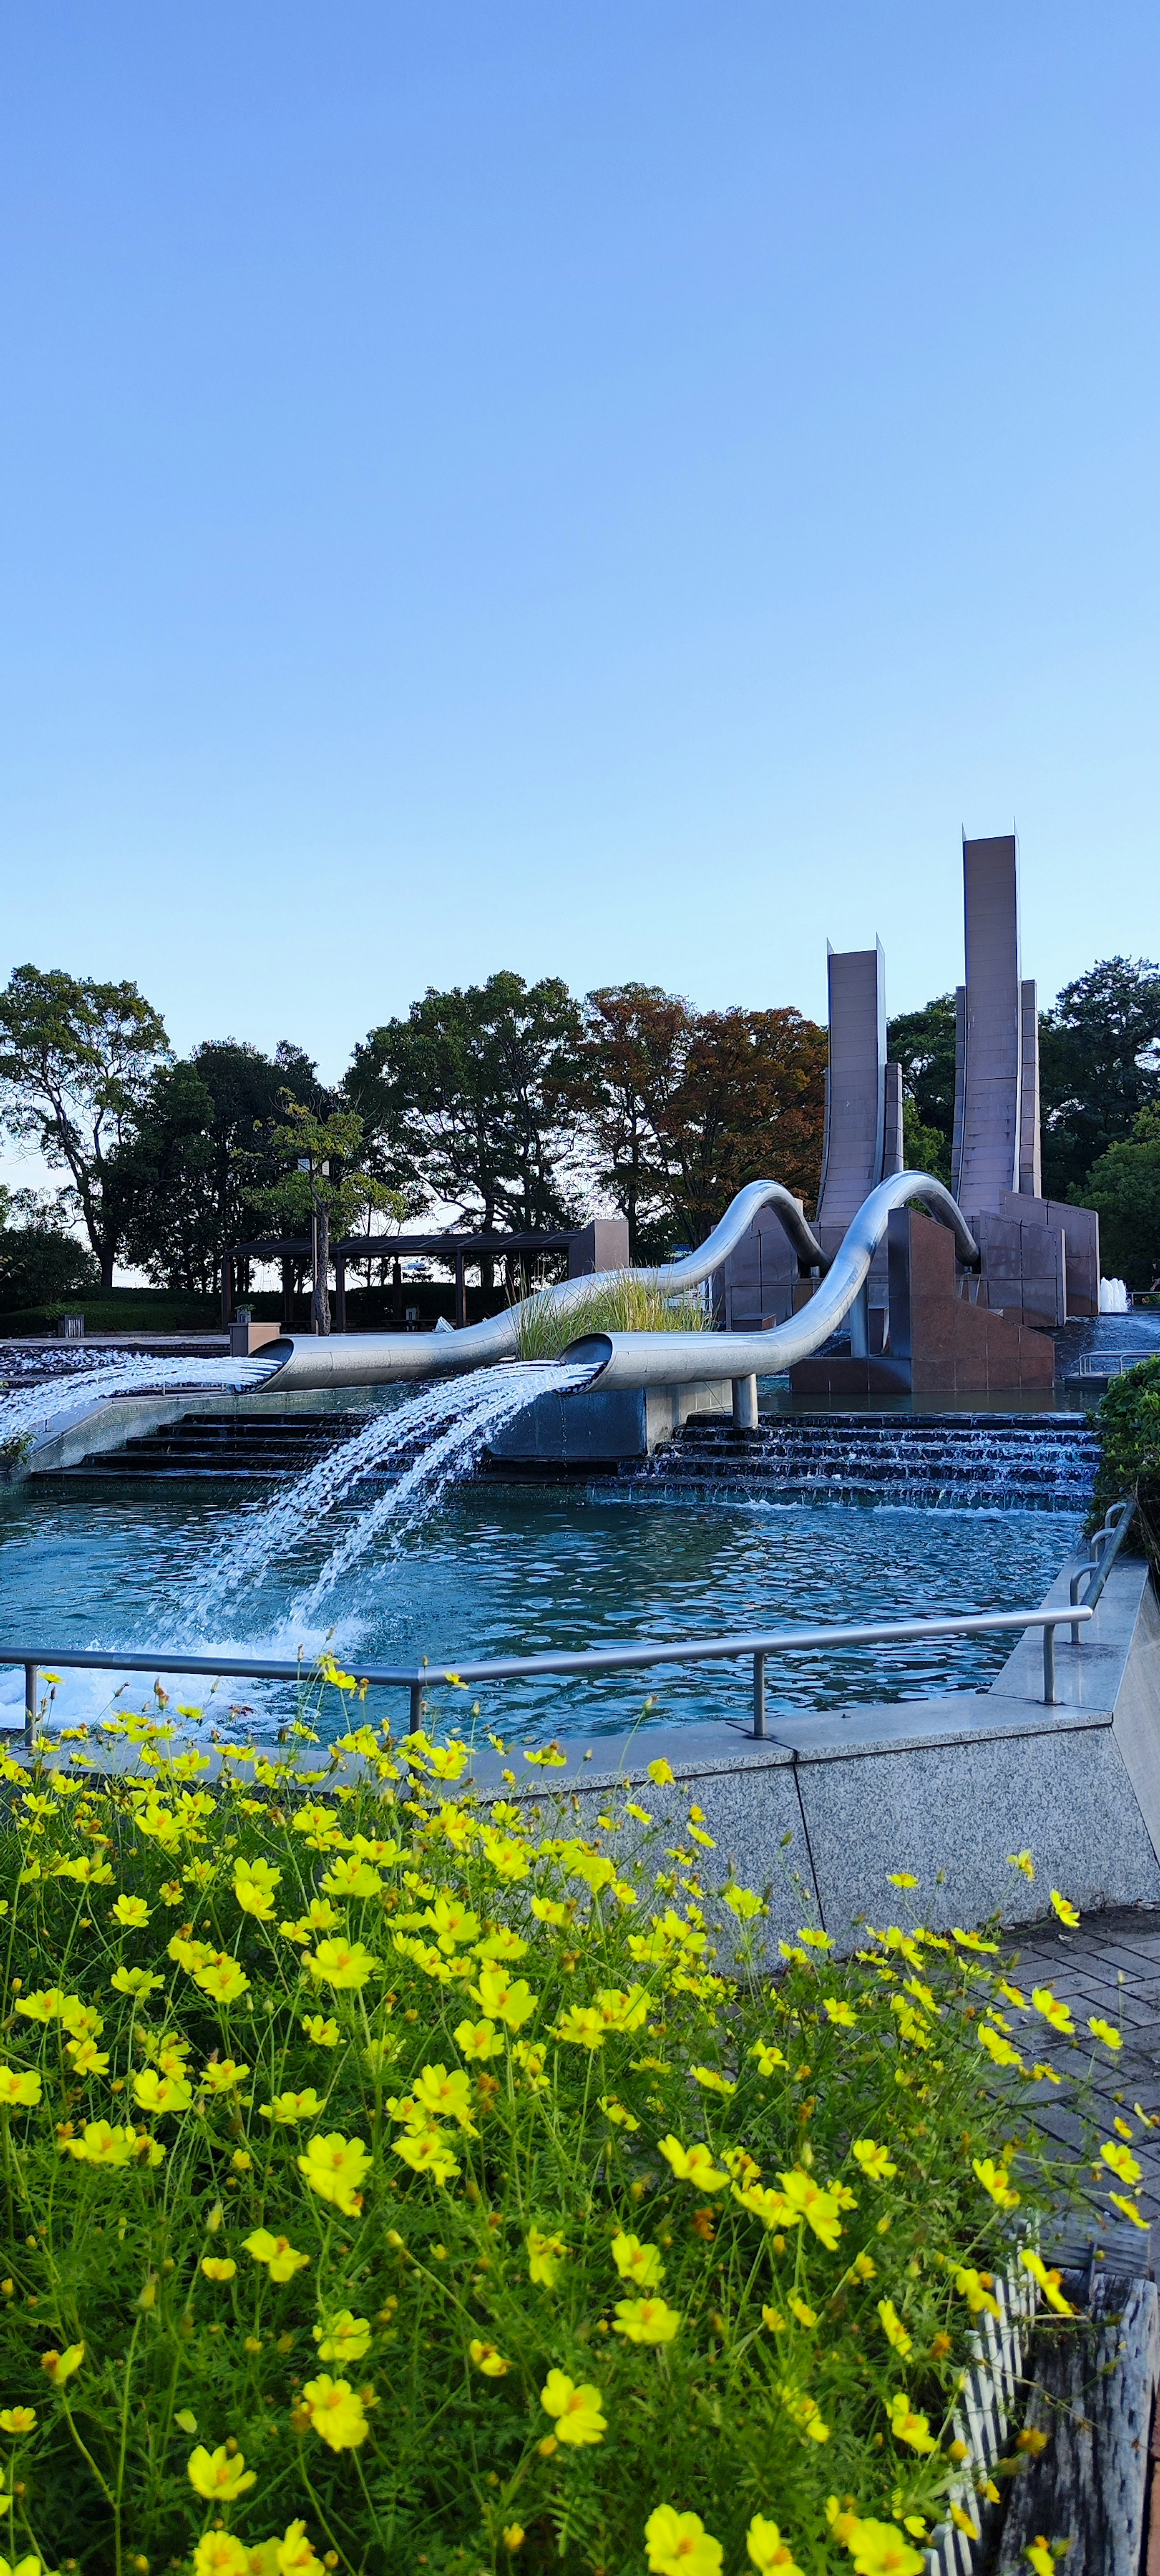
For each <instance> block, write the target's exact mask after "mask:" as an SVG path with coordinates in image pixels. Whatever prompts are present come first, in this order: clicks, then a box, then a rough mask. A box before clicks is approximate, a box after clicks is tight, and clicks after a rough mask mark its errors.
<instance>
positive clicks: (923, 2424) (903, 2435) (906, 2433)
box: [890, 2388, 938, 2451]
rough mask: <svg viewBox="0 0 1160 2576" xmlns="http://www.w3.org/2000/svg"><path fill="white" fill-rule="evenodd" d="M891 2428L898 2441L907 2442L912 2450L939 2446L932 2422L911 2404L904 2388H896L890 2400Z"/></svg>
mask: <svg viewBox="0 0 1160 2576" xmlns="http://www.w3.org/2000/svg"><path fill="white" fill-rule="evenodd" d="M890 2430H891V2432H892V2433H893V2435H894V2439H895V2441H896V2442H905V2443H907V2444H908V2446H909V2448H910V2449H911V2450H912V2451H934V2450H936V2449H937V2448H938V2445H937V2443H936V2441H935V2438H934V2435H933V2433H932V2432H931V2429H930V2423H929V2420H928V2418H927V2417H926V2416H925V2415H920V2414H918V2412H917V2411H916V2409H915V2408H914V2407H913V2406H912V2405H911V2402H910V2399H909V2397H908V2396H907V2395H906V2392H905V2390H904V2389H902V2388H896V2389H895V2392H894V2395H893V2397H892V2398H891V2400H890Z"/></svg>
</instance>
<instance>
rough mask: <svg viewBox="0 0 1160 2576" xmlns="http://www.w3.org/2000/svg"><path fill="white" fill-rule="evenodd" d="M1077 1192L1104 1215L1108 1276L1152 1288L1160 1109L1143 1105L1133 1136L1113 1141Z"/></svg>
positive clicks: (1159, 1205) (1159, 1244)
mask: <svg viewBox="0 0 1160 2576" xmlns="http://www.w3.org/2000/svg"><path fill="white" fill-rule="evenodd" d="M1072 1195H1073V1198H1074V1199H1075V1200H1076V1201H1077V1202H1078V1204H1079V1205H1080V1206H1081V1207H1093V1208H1095V1209H1096V1211H1097V1213H1098V1216H1099V1220H1100V1258H1101V1264H1102V1267H1103V1269H1104V1271H1105V1272H1106V1273H1107V1275H1108V1277H1109V1278H1113V1279H1124V1280H1126V1281H1127V1283H1128V1286H1129V1287H1131V1288H1150V1287H1152V1286H1153V1284H1154V1282H1155V1281H1156V1279H1157V1277H1158V1276H1160V1107H1155V1106H1153V1107H1149V1108H1147V1109H1142V1110H1141V1111H1140V1114H1139V1117H1138V1118H1137V1120H1136V1122H1135V1125H1134V1127H1133V1129H1132V1133H1131V1136H1130V1137H1121V1138H1120V1139H1119V1140H1118V1142H1117V1143H1116V1144H1114V1145H1109V1146H1108V1149H1107V1152H1106V1153H1104V1154H1101V1155H1099V1157H1098V1159H1097V1160H1096V1161H1095V1162H1094V1163H1093V1164H1092V1167H1091V1170H1090V1172H1089V1173H1088V1175H1087V1178H1086V1180H1085V1181H1084V1182H1083V1183H1082V1184H1080V1185H1078V1186H1077V1187H1076V1188H1075V1189H1074V1190H1073V1193H1072Z"/></svg>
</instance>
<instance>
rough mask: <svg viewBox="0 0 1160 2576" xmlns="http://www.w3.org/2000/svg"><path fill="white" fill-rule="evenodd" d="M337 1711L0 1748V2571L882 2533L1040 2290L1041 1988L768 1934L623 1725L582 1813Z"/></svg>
mask: <svg viewBox="0 0 1160 2576" xmlns="http://www.w3.org/2000/svg"><path fill="white" fill-rule="evenodd" d="M330 1680H331V1683H332V1684H333V1686H334V1687H335V1688H336V1689H338V1690H339V1691H340V1692H345V1693H346V1694H347V1696H348V1698H349V1694H350V1692H351V1691H352V1690H353V1684H351V1683H350V1680H349V1677H348V1676H344V1675H341V1674H338V1673H337V1672H336V1671H334V1669H333V1668H330ZM189 1714H195V1712H189ZM353 1714H354V1715H357V1714H358V1712H357V1711H355V1712H353ZM350 1715H351V1712H349V1711H348V1714H347V1717H346V1721H345V1723H346V1732H345V1734H344V1736H343V1737H341V1738H340V1739H339V1742H338V1744H337V1745H336V1746H334V1747H329V1748H326V1749H324V1750H321V1751H319V1752H318V1753H317V1754H315V1753H314V1752H313V1751H312V1749H311V1747H312V1742H313V1741H315V1740H316V1739H314V1738H312V1736H311V1733H310V1730H309V1729H308V1728H307V1727H306V1726H305V1725H303V1724H302V1723H301V1722H299V1723H298V1725H297V1726H296V1728H295V1729H294V1730H292V1739H293V1740H292V1741H289V1742H288V1745H287V1750H286V1753H285V1758H282V1757H281V1756H279V1757H278V1758H272V1757H271V1756H270V1755H269V1754H268V1753H264V1752H260V1751H259V1752H257V1753H254V1752H250V1753H242V1752H240V1751H237V1750H231V1749H230V1748H228V1747H225V1748H220V1749H219V1750H218V1751H217V1752H216V1754H215V1756H214V1758H213V1763H214V1767H213V1769H212V1771H211V1768H210V1762H209V1757H207V1755H206V1754H205V1753H204V1752H202V1751H201V1750H196V1749H186V1750H181V1749H180V1745H179V1742H178V1740H176V1739H173V1738H172V1737H171V1736H170V1731H169V1729H168V1728H167V1727H166V1725H165V1724H164V1723H163V1722H159V1723H154V1722H153V1721H152V1720H151V1719H150V1718H148V1717H143V1718H141V1719H128V1720H118V1721H117V1722H116V1723H115V1725H113V1726H111V1727H108V1728H106V1729H105V1730H104V1735H105V1737H107V1736H109V1735H112V1736H113V1737H114V1738H119V1739H120V1740H119V1743H116V1744H115V1745H114V1751H113V1756H112V1757H110V1756H109V1755H107V1754H102V1756H101V1758H102V1760H104V1761H105V1762H106V1763H110V1761H115V1762H119V1763H120V1764H121V1766H122V1767H121V1768H120V1769H117V1768H116V1767H107V1768H106V1769H105V1770H104V1771H103V1772H102V1771H101V1770H100V1769H99V1768H98V1767H97V1761H96V1754H97V1744H96V1743H95V1742H94V1739H93V1738H92V1737H86V1736H85V1735H84V1734H83V1733H80V1734H73V1735H72V1736H71V1737H69V1738H67V1739H65V1740H64V1741H63V1742H60V1743H59V1745H58V1749H57V1750H55V1751H54V1753H53V1754H52V1756H51V1758H46V1759H45V1760H43V1761H37V1762H36V1763H35V1764H34V1765H33V1766H32V1768H31V1772H30V1771H29V1769H27V1768H24V1767H22V1766H21V1765H20V1764H19V1763H18V1762H16V1761H15V1760H12V1759H7V1758H5V1759H4V1761H3V1763H2V1766H0V1767H2V1768H3V1773H4V1778H5V1781H6V1783H7V1790H6V1798H7V1805H6V1810H5V1814H4V1820H3V1826H2V1830H0V1853H2V1875H3V1916H4V1922H3V1931H4V1936H5V1951H6V1956H5V1981H6V1983H5V1998H4V2050H3V2059H4V2063H3V2071H2V2072H0V2105H2V2108H0V2131H2V2138H3V2165H4V2190H5V2195H6V2204H7V2220H8V2249H9V2250H8V2252H7V2258H6V2266H5V2275H4V2278H3V2279H2V2281H0V2351H2V2370H0V2435H2V2448H0V2460H2V2462H3V2480H2V2485H3V2493H2V2498H0V2501H2V2505H3V2512H4V2516H5V2519H6V2529H5V2532H4V2534H3V2535H0V2549H2V2550H3V2552H4V2554H5V2557H6V2560H7V2563H8V2566H9V2567H10V2568H11V2567H15V2568H18V2569H21V2570H22V2571H23V2576H36V2571H37V2568H38V2566H39V2567H43V2568H46V2569H64V2570H70V2571H71V2570H73V2569H83V2570H86V2571H90V2570H91V2571H100V2576H106V2571H109V2576H125V2571H127V2570H129V2569H133V2570H135V2571H137V2576H148V2571H150V2570H152V2571H160V2570H164V2569H172V2570H177V2569H180V2570H191V2571H194V2576H247V2571H250V2576H318V2571H319V2570H320V2569H321V2568H327V2569H340V2570H344V2571H350V2576H397V2571H407V2576H410V2571H411V2570H413V2569H417V2568H425V2569H429V2570H430V2571H432V2576H483V2571H487V2576H491V2571H494V2570H496V2569H509V2568H511V2567H513V2566H514V2567H515V2568H516V2569H517V2570H522V2569H528V2570H531V2571H547V2570H548V2569H555V2570H563V2571H567V2576H579V2571H587V2576H599V2571H603V2576H646V2571H649V2576H719V2571H724V2576H743V2571H746V2572H747V2571H749V2570H751V2569H754V2568H756V2569H758V2570H759V2571H761V2570H765V2571H774V2570H776V2571H780V2576H794V2570H800V2571H819V2576H820V2571H822V2570H823V2569H824V2570H826V2571H832V2570H834V2569H835V2568H839V2569H840V2568H842V2567H852V2568H853V2570H854V2571H855V2576H918V2571H919V2570H920V2569H921V2567H922V2565H923V2557H922V2551H923V2546H924V2543H925V2542H926V2540H927V2538H928V2535H929V2534H930V2532H931V2531H932V2530H933V2529H934V2528H935V2527H936V2526H937V2525H938V2524H939V2522H940V2521H942V2520H945V2519H946V2518H947V2517H948V2515H949V2516H951V2518H953V2519H954V2520H955V2521H957V2522H959V2523H960V2524H962V2525H964V2526H965V2525H968V2524H973V2521H974V2518H975V2516H976V2514H977V2511H978V2502H979V2497H978V2489H979V2486H980V2483H987V2482H986V2480H985V2472H984V2471H983V2470H982V2468H981V2466H980V2465H979V2464H978V2463H976V2462H973V2461H972V2460H971V2458H970V2456H969V2454H968V2453H965V2452H964V2446H963V2444H962V2442H961V2441H959V2440H958V2439H957V2438H956V2432H955V2424H954V2410H955V2403H956V2392H957V2390H958V2387H959V2381H960V2376H961V2373H962V2372H963V2370H964V2367H965V2366H966V2364H967V2363H968V2362H969V2360H970V2358H971V2356H972V2352H973V2349H974V2343H973V2339H974V2337H975V2336H976V2334H977V2332H978V2329H979V2325H980V2321H981V2318H982V2316H983V2315H984V2314H985V2312H987V2311H988V2310H989V2309H991V2308H992V2307H993V2305H994V2275H995V2274H996V2273H997V2272H999V2271H1000V2270H1001V2269H1002V2268H1004V2267H1005V2266H1007V2265H1009V2264H1010V2263H1011V2262H1012V2261H1014V2260H1017V2259H1022V2260H1024V2261H1025V2262H1026V2263H1027V2265H1028V2266H1029V2267H1030V2268H1031V2269H1032V2270H1033V2271H1034V2272H1035V2275H1036V2278H1037V2280H1038V2281H1039V2282H1040V2284H1041V2287H1042V2288H1043V2289H1044V2291H1045V2294H1046V2295H1047V2297H1048V2298H1049V2300H1050V2301H1051V2302H1052V2304H1054V2305H1055V2306H1056V2307H1066V2301H1064V2300H1063V2297H1062V2293H1061V2291H1060V2288H1059V2281H1058V2275H1056V2274H1053V2273H1051V2272H1049V2271H1048V2270H1047V2268H1046V2267H1045V2265H1044V2263H1043V2262H1042V2260H1041V2258H1040V2256H1039V2254H1038V2253H1037V2252H1036V2251H1035V2213H1036V2211H1037V2210H1039V2209H1041V2208H1045V2207H1047V2206H1048V2205H1049V2203H1052V2202H1054V2203H1058V2198H1059V2193H1060V2190H1061V2187H1062V2183H1063V2179H1064V2178H1063V2177H1062V2176H1061V2173H1060V2170H1059V2168H1058V2166H1053V2165H1052V2164H1051V2163H1050V2162H1049V2160H1048V2157H1047V2154H1046V2152H1045V2149H1044V2147H1043V2145H1042V2144H1041V2143H1040V2141H1039V2140H1038V2139H1037V2137H1036V2134H1035V2131H1034V2127H1033V2125H1032V2122H1031V2119H1030V2116H1029V2114H1028V2110H1027V2107H1026V2106H1027V2097H1028V2087H1029V2085H1031V2084H1032V2083H1033V2081H1040V2082H1044V2081H1047V2080H1048V2070H1047V2069H1046V2068H1042V2067H1038V2066H1036V2065H1035V2064H1034V2054H1035V2038H1034V2033H1035V2031H1036V2029H1037V2028H1042V2026H1043V2023H1044V2021H1046V2022H1047V2023H1048V2024H1050V2025H1051V2026H1052V2027H1054V2028H1056V2029H1059V2028H1069V2027H1070V2024H1069V2020H1068V2015H1067V2012H1066V2008H1065V2006H1064V2005H1063V2004H1062V2003H1059V2002H1057V2000H1056V1998H1055V1997H1054V1995H1053V1994H1052V1993H1050V1991H1049V1990H1047V1989H1041V1990H1038V1991H1037V1992H1036V1993H1035V1994H1034V1995H1033V1996H1026V1997H1025V1996H1023V1995H1022V1993H1021V1992H1020V1991H1019V1990H1018V1989H1017V1988H1016V1987H1014V1986H1013V1985H1012V1984H1011V1983H1010V1982H1009V1980H1008V1979H1007V1978H1005V1977H1004V1976H1003V1975H1002V1974H1001V1972H1000V1971H1001V1963H1000V1961H999V1960H998V1958H997V1954H996V1948H995V1944H994V1941H993V1940H992V1939H991V1938H990V1937H989V1936H983V1935H978V1934H975V1933H972V1932H970V1931H968V1930H960V1931H957V1932H955V1933H954V1935H953V1936H952V1937H944V1936H942V1935H936V1934H934V1933H931V1932H927V1931H924V1930H922V1929H921V1928H915V1927H914V1926H913V1925H910V1926H909V1927H908V1928H897V1927H891V1926H886V1927H883V1928H880V1929H877V1930H874V1931H872V1930H871V1929H870V1928H869V1926H866V1927H864V1930H863V1933H862V1936H861V1946H860V1948H859V1950H858V1952H857V1954H856V1956H854V1957H853V1958H851V1959H849V1960H848V1961H846V1960H843V1961H839V1960H838V1959H836V1958H835V1956H834V1954H833V1951H832V1949H831V1945H830V1942H829V1940H828V1938H827V1936H826V1934H825V1933H824V1932H823V1931H822V1930H820V1929H819V1927H818V1926H817V1925H816V1923H814V1922H812V1921H811V1920H810V1919H809V1916H808V1913H806V1912H805V1909H804V1908H803V1917H804V1919H803V1922H802V1928H801V1932H800V1935H799V1936H798V1937H797V1938H796V1939H794V1940H792V1941H789V1942H787V1943H785V1944H782V1945H780V1946H781V1956H780V1958H779V1957H778V1948H779V1945H778V1944H777V1943H776V1942H773V1943H772V1944H770V1943H769V1928H768V1919H767V1912H766V1893H763V1892H762V1891H760V1890H749V1889H746V1888H743V1887H741V1886H738V1885H736V1884H734V1883H733V1882H732V1880H731V1878H730V1875H729V1872H728V1870H727V1868H726V1867H725V1866H723V1864H722V1860H721V1855H720V1854H718V1853H717V1852H715V1851H714V1849H713V1846H712V1843H711V1840H710V1838H709V1836H708V1834H707V1833H706V1831H705V1830H704V1825H703V1820H702V1819H700V1817H699V1814H698V1811H697V1809H696V1808H695V1807H693V1808H690V1806H689V1801H688V1797H687V1795H686V1794H685V1793H683V1792H682V1790H681V1788H680V1787H679V1785H678V1784H676V1783H675V1782H674V1780H673V1776H672V1773H671V1771H670V1770H669V1768H668V1765H667V1764H666V1763H664V1762H662V1761H658V1762H655V1763H654V1764H653V1765H652V1766H651V1780H650V1786H649V1787H648V1788H647V1789H645V1790H644V1791H643V1793H642V1792H641V1791H640V1790H639V1789H638V1791H637V1792H636V1793H635V1794H633V1793H631V1792H630V1791H628V1790H622V1791H619V1792H618V1793H617V1794H616V1795H615V1796H611V1797H609V1799H608V1801H607V1803H606V1804H605V1805H604V1806H603V1807H602V1808H601V1809H600V1813H599V1818H598V1819H597V1816H596V1813H595V1801H594V1800H593V1799H592V1798H591V1796H589V1797H588V1798H586V1799H585V1800H583V1801H581V1800H579V1799H577V1798H576V1797H574V1796H573V1795H572V1794H571V1793H570V1792H569V1790H568V1788H567V1786H566V1785H565V1786H564V1787H563V1788H561V1789H560V1792H559V1794H558V1796H553V1795H551V1794H549V1795H548V1796H547V1797H545V1796H544V1795H540V1796H538V1797H536V1798H534V1799H532V1800H530V1801H529V1800H527V1799H524V1800H523V1801H521V1802H517V1801H516V1800H515V1799H514V1798H513V1797H511V1796H510V1795H508V1794H507V1790H508V1788H509V1786H510V1783H511V1774H510V1773H509V1774H507V1775H505V1780H504V1782H502V1783H501V1784H500V1786H501V1788H502V1790H503V1791H504V1794H502V1795H501V1796H499V1797H498V1798H491V1799H488V1798H485V1799H482V1800H480V1799H476V1798H474V1797H472V1796H470V1795H468V1794H465V1793H464V1790H463V1786H462V1775H463V1770H464V1761H465V1757H464V1754H463V1751H462V1748H458V1747H456V1746H455V1745H454V1744H451V1745H450V1746H449V1745H446V1744H444V1745H438V1744H436V1743H434V1742H432V1741H431V1740H430V1739H429V1738H428V1737H427V1736H426V1735H420V1736H415V1737H412V1738H410V1739H407V1740H406V1741H404V1742H403V1743H393V1742H392V1741H391V1739H390V1737H389V1735H387V1734H386V1733H385V1732H384V1733H382V1734H377V1733H375V1732H374V1731H373V1730H372V1729H371V1728H370V1727H369V1726H363V1725H353V1726H352V1725H351V1723H350ZM96 1733H97V1738H98V1739H100V1738H101V1735H102V1731H101V1730H100V1729H98V1730H97V1731H96ZM542 1758H543V1757H541V1760H542ZM352 1770H353V1771H354V1772H355V1773H357V1775H358V1776H357V1777H355V1778H353V1779H352V1777H351V1776H350V1775H351V1773H352ZM344 1772H345V1775H346V1776H343V1773H344ZM559 1776H560V1775H559V1774H549V1773H547V1772H545V1771H544V1770H542V1769H541V1771H540V1772H539V1773H538V1774H535V1773H529V1774H528V1775H527V1778H528V1779H529V1780H537V1779H538V1781H539V1782H540V1784H542V1786H546V1787H547V1788H548V1789H549V1791H551V1790H552V1789H554V1788H555V1786H556V1783H557V1781H558V1779H559ZM645 1801H647V1804H646V1803H645ZM650 1810H651V1812H650ZM1018 1857H1019V1865H1020V1866H1023V1867H1025V1868H1027V1869H1031V1868H1032V1867H1033V1863H1032V1862H1031V1860H1030V1858H1029V1856H1028V1855H1027V1854H1021V1855H1019V1856H1018ZM899 1886H900V1888H903V1889H910V1888H912V1887H913V1882H912V1881H908V1880H906V1879H905V1878H904V1877H903V1878H900V1880H899ZM904 1901H906V1902H909V1896H908V1897H907V1898H906V1899H905V1900H904ZM1060 1902H1061V1903H1062V1902H1063V1900H1060ZM767 1945H768V1946H767ZM770 1947H771V1948H772V1953H773V1958H774V1961H775V1963H776V1965H777V1969H778V1973H777V1974H776V1975H771V1974H770V1968H769V1948H770ZM1083 2037H1084V2039H1085V2041H1086V2040H1087V2038H1088V2034H1087V2033H1084V2034H1083ZM1094 2044H1096V2045H1099V2046H1100V2047H1104V2048H1111V2049H1114V2048H1115V2047H1116V2046H1117V2045H1118V2034H1117V2033H1116V2032H1115V2030H1114V2029H1113V2028H1112V2027H1111V2026H1110V2025H1107V2024H1100V2025H1098V2027H1097V2028H1096V2036H1095V2042H1094ZM997 2087H998V2090H997V2089H996V2088H997ZM1121 2128H1122V2129H1123V2131H1124V2132H1126V2131H1127V2129H1128V2124H1127V2123H1123V2124H1121V2123H1117V2129H1121ZM1103 2158H1104V2163H1105V2166H1106V2168H1107V2170H1106V2171H1105V2174H1104V2179H1105V2182H1106V2183H1107V2184H1108V2185H1109V2187H1110V2186H1111V2185H1112V2184H1113V2183H1115V2184H1117V2185H1118V2186H1119V2189H1118V2190H1116V2191H1113V2193H1112V2197H1113V2199H1114V2200H1115V2201H1116V2204H1117V2206H1118V2207H1119V2208H1120V2209H1121V2210H1122V2211H1125V2212H1128V2213H1132V2212H1134V2210H1135V2204H1134V2201H1133V2199H1132V2196H1131V2195H1132V2186H1133V2184H1134V2182H1135V2180H1136V2179H1137V2176H1138V2167H1137V2165H1136V2163H1135V2159H1134V2157H1133V2155H1132V2153H1131V2150H1130V2147H1129V2145H1128V2144H1127V2143H1125V2137H1124V2136H1123V2135H1121V2136H1118V2137H1116V2138H1114V2139H1112V2140H1109V2141H1108V2142H1107V2143H1106V2145H1105V2147H1104V2149H1103ZM1089 2189H1090V2178H1089ZM1020 2248H1022V2249H1023V2250H1022V2257H1021V2258H1020V2256H1019V2249H1020ZM988 2492H990V2493H994V2492H995V2489H994V2486H993V2484H988Z"/></svg>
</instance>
